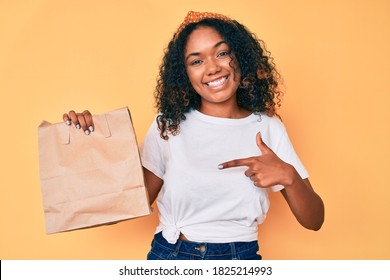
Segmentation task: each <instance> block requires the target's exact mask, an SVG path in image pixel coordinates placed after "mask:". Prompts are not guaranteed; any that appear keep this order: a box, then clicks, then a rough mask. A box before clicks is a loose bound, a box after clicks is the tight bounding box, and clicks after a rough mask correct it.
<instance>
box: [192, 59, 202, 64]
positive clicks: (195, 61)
mask: <svg viewBox="0 0 390 280" xmlns="http://www.w3.org/2000/svg"><path fill="white" fill-rule="evenodd" d="M201 62H202V61H201V60H200V59H197V60H194V61H191V63H190V65H198V64H200V63H201Z"/></svg>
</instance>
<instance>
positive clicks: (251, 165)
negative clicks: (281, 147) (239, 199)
mask: <svg viewBox="0 0 390 280" xmlns="http://www.w3.org/2000/svg"><path fill="white" fill-rule="evenodd" d="M256 144H257V146H258V147H259V149H260V151H261V155H260V156H254V157H249V158H242V159H235V160H231V161H228V162H224V163H222V164H220V165H219V168H220V169H226V168H231V167H237V166H247V167H248V169H247V170H246V171H245V175H246V176H247V177H249V178H250V179H251V180H252V182H253V184H254V185H255V186H256V187H260V188H268V187H272V186H274V185H283V186H288V185H290V184H291V183H292V181H293V180H294V179H293V176H294V172H292V169H293V167H292V166H291V165H290V164H288V163H286V162H284V161H282V160H281V159H280V158H279V157H278V156H277V155H276V154H275V153H274V152H273V151H272V150H271V149H270V148H269V147H268V146H267V145H266V144H265V143H264V142H263V140H262V139H261V135H260V132H259V133H257V135H256Z"/></svg>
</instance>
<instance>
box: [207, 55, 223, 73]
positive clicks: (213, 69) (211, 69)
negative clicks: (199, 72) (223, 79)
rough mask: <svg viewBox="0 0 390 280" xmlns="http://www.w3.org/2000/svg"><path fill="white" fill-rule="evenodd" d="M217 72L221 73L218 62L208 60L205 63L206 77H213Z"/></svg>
mask: <svg viewBox="0 0 390 280" xmlns="http://www.w3.org/2000/svg"><path fill="white" fill-rule="evenodd" d="M219 71H221V66H220V65H219V63H218V61H217V60H216V59H210V60H209V61H208V62H207V75H209V76H211V75H215V74H217V73H218V72H219Z"/></svg>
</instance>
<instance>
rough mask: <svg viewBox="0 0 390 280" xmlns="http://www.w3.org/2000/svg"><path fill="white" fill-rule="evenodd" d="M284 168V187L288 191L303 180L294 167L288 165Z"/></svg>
mask: <svg viewBox="0 0 390 280" xmlns="http://www.w3.org/2000/svg"><path fill="white" fill-rule="evenodd" d="M284 168H285V180H284V183H283V186H284V187H285V188H286V189H289V188H291V187H293V186H294V185H295V184H296V182H298V181H299V180H302V179H301V176H299V174H298V172H297V171H296V169H295V168H294V166H292V165H291V164H288V163H286V165H285V167H284Z"/></svg>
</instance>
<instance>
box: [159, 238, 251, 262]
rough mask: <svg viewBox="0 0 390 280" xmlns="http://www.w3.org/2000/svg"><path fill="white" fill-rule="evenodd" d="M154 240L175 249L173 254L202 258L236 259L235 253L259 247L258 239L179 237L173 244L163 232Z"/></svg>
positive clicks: (160, 244)
mask: <svg viewBox="0 0 390 280" xmlns="http://www.w3.org/2000/svg"><path fill="white" fill-rule="evenodd" d="M153 242H156V243H157V244H158V245H159V246H163V247H165V248H167V249H170V250H174V252H173V255H175V254H176V255H177V254H178V253H179V252H180V253H181V254H187V255H192V256H198V257H200V258H203V257H204V256H205V255H208V256H224V255H232V256H233V259H234V256H235V255H238V254H241V253H243V252H245V251H247V250H250V249H253V248H254V247H255V246H257V248H258V243H257V240H255V241H250V242H230V243H208V242H193V241H186V240H182V239H178V240H177V242H176V243H175V244H171V243H169V242H168V241H166V240H165V238H164V237H163V235H162V233H161V232H159V233H157V234H155V236H154V240H153Z"/></svg>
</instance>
